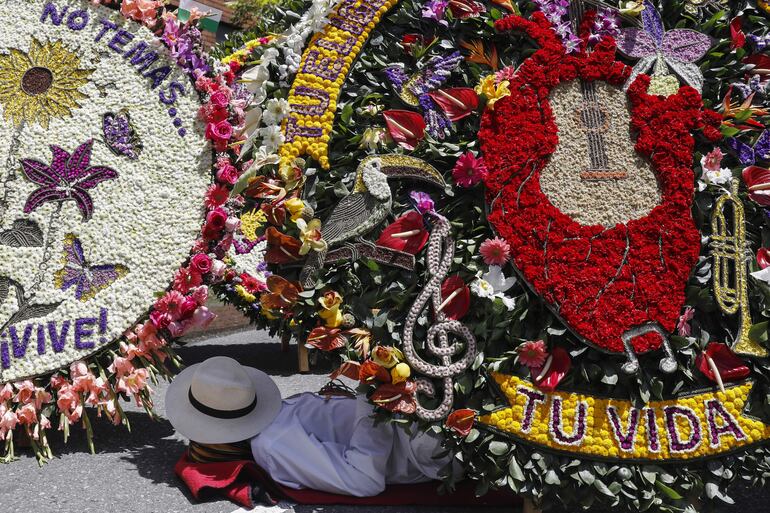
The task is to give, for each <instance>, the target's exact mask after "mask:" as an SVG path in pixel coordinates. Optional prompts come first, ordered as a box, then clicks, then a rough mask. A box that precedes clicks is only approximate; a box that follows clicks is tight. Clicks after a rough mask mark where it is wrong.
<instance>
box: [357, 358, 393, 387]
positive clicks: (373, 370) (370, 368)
mask: <svg viewBox="0 0 770 513" xmlns="http://www.w3.org/2000/svg"><path fill="white" fill-rule="evenodd" d="M358 380H359V381H360V382H361V383H372V382H374V381H382V382H383V383H389V382H390V373H389V372H388V370H387V369H386V368H385V367H383V366H382V365H379V364H377V363H374V362H373V361H371V360H367V361H365V362H364V363H363V364H362V365H361V369H360V371H359V373H358Z"/></svg>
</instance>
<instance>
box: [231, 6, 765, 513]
mask: <svg viewBox="0 0 770 513" xmlns="http://www.w3.org/2000/svg"><path fill="white" fill-rule="evenodd" d="M739 4H740V5H734V6H733V5H730V6H729V8H728V7H726V6H725V4H724V3H719V2H689V1H673V2H661V3H655V2H622V3H615V2H612V3H610V4H607V5H604V4H603V5H602V6H600V8H599V9H598V10H597V9H593V8H592V7H591V6H590V5H588V4H587V5H583V4H582V2H578V1H574V2H557V1H548V0H542V1H537V2H534V3H531V2H508V1H500V2H492V3H484V2H476V1H469V0H453V1H450V2H443V1H441V0H436V1H430V2H413V1H402V2H399V3H394V2H390V3H389V2H384V3H381V2H378V1H356V0H350V1H342V2H338V3H336V4H333V5H330V4H329V3H326V2H313V3H309V4H307V10H306V11H305V12H304V14H302V15H301V17H300V19H299V21H298V22H297V23H294V24H291V26H289V27H280V26H279V27H276V29H277V30H273V31H272V32H273V33H275V34H278V35H277V36H273V35H269V36H265V35H261V34H249V35H246V36H243V37H242V40H240V41H238V40H236V41H234V42H230V43H228V44H227V45H225V46H224V47H223V48H221V49H220V57H221V59H222V62H223V63H226V64H228V65H229V66H230V67H231V69H233V70H235V71H237V73H239V74H240V76H241V79H242V80H243V81H244V83H246V84H248V87H249V88H250V89H251V90H252V91H253V92H254V93H255V96H254V101H253V103H252V104H251V106H250V107H249V109H247V112H246V114H247V117H250V119H252V120H253V121H254V123H253V125H252V126H251V127H250V130H249V131H248V134H247V136H246V141H245V143H244V144H243V145H242V146H241V147H240V152H241V155H240V159H241V162H244V164H243V166H242V172H241V173H240V174H239V177H238V178H237V179H233V182H234V187H233V191H232V192H231V195H230V197H229V199H226V198H224V197H222V198H221V208H223V209H225V210H227V211H228V212H230V214H231V215H234V216H235V215H237V216H238V217H239V219H240V225H239V227H237V228H236V229H235V230H233V232H232V240H230V241H229V242H230V243H231V245H230V247H229V249H228V251H229V253H228V255H227V257H226V259H225V261H226V262H229V263H230V264H231V267H230V269H229V270H228V271H227V272H226V273H225V275H224V280H223V282H222V283H221V284H220V287H219V292H220V293H221V295H222V296H223V297H224V298H225V299H227V300H229V301H232V302H233V303H234V304H236V305H237V306H238V307H239V308H241V309H242V310H243V311H244V312H246V313H248V315H249V316H250V317H251V319H252V320H253V321H254V322H255V323H257V324H258V325H260V326H264V327H266V328H269V329H270V330H272V331H275V332H279V333H282V334H284V335H292V336H294V337H295V338H296V339H297V340H298V341H299V342H300V343H304V344H305V345H307V346H308V347H311V348H315V349H317V350H318V351H319V352H320V353H322V354H324V355H328V356H331V357H337V358H339V359H340V361H339V366H338V368H337V369H336V370H335V372H334V373H333V374H332V377H339V376H346V377H349V378H352V379H354V380H356V381H358V382H359V392H361V393H363V394H366V396H367V397H368V398H369V400H370V401H372V402H373V403H374V404H375V405H376V406H377V407H378V408H377V412H378V415H379V416H380V417H382V418H383V420H390V421H397V422H403V421H404V420H413V421H419V423H416V424H414V425H416V426H419V427H420V428H421V429H426V430H433V431H442V432H443V433H444V434H445V435H446V436H447V448H448V449H449V450H452V451H454V452H455V453H456V454H457V459H458V460H459V461H461V462H462V463H463V467H464V475H465V476H466V477H470V478H473V479H476V480H478V491H479V492H480V493H483V492H484V491H486V490H487V489H489V488H490V487H509V488H511V489H513V490H514V491H517V492H520V493H523V494H525V495H528V496H529V497H531V498H532V499H534V500H535V502H537V503H538V504H540V505H542V506H549V505H554V504H558V503H561V504H564V505H567V506H568V507H577V506H583V507H588V506H590V505H592V504H595V503H601V504H602V505H603V507H622V508H628V509H632V510H639V509H642V510H643V509H645V508H648V509H649V508H654V509H655V508H656V509H657V510H662V511H675V510H678V509H683V508H685V507H686V506H687V501H688V500H690V499H693V500H694V499H696V498H700V499H701V500H703V501H709V500H715V501H718V500H729V499H728V498H727V488H728V486H729V484H730V483H732V482H733V481H734V480H735V479H736V478H738V477H741V476H742V477H744V478H745V479H748V480H752V481H756V480H759V479H761V478H760V477H759V476H758V474H757V473H756V469H757V468H760V467H762V466H763V465H765V464H766V462H767V461H768V456H769V453H768V451H767V448H766V445H767V440H768V439H770V428H769V427H768V425H770V417H769V416H768V411H769V409H768V405H767V402H766V401H765V399H764V397H765V395H766V394H765V392H766V390H767V388H768V382H767V379H766V378H765V376H766V374H767V373H766V369H767V360H766V357H767V337H766V333H767V320H766V314H765V313H764V312H765V310H766V309H765V304H766V301H767V290H768V289H767V282H768V278H767V272H766V271H764V270H763V269H765V268H766V267H767V265H768V263H770V259H768V257H767V255H768V253H767V250H765V249H762V248H763V247H764V246H765V245H766V244H767V241H766V239H765V231H766V230H765V229H764V227H765V225H766V224H767V216H766V214H765V211H764V206H765V205H766V204H767V202H766V200H765V198H764V191H765V188H766V183H765V182H766V181H767V173H768V172H767V170H766V169H765V167H764V166H765V165H766V164H767V163H768V159H770V153H768V151H767V146H768V140H770V137H768V135H767V134H768V132H766V131H764V124H763V123H764V121H765V116H766V115H767V111H766V110H765V108H764V102H765V98H766V90H765V86H764V82H763V79H762V77H763V74H764V71H765V69H766V67H767V65H768V63H767V62H765V61H766V59H765V56H764V54H763V53H762V52H763V51H764V49H765V48H766V46H767V35H766V32H767V27H768V19H767V17H766V15H767V14H768V13H766V12H765V11H764V10H763V9H764V8H763V7H762V6H758V5H752V4H750V3H746V2H740V3H739ZM253 63H257V64H256V65H254V64H253ZM230 158H231V160H232V158H233V157H232V156H231V157H230ZM755 253H756V259H755V258H754V254H755ZM749 254H751V258H750V259H749V258H748V257H747V255H749ZM458 477H459V476H458V475H457V474H456V473H452V472H451V469H447V483H448V484H449V485H450V486H451V484H452V483H453V482H454V480H455V479H457V478H458ZM757 482H758V481H757Z"/></svg>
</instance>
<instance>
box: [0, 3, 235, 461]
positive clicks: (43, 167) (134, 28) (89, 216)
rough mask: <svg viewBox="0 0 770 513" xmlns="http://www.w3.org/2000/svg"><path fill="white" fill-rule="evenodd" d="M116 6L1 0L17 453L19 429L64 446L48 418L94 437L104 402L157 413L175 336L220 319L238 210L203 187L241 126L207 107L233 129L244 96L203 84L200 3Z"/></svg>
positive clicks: (4, 213)
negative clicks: (207, 114)
mask: <svg viewBox="0 0 770 513" xmlns="http://www.w3.org/2000/svg"><path fill="white" fill-rule="evenodd" d="M113 7H114V9H111V8H107V7H104V6H99V5H94V4H93V3H88V2H80V1H71V2H67V1H51V2H49V1H46V2H12V1H6V2H1V3H0V18H2V21H3V22H4V23H5V24H6V27H13V30H4V31H3V32H2V34H0V119H2V122H0V140H2V141H3V143H2V144H0V150H1V151H0V153H2V155H1V156H0V159H1V160H2V168H1V169H0V222H1V223H2V226H0V258H2V262H3V264H2V265H1V266H0V418H2V421H1V422H0V439H1V440H3V447H2V448H1V449H0V456H1V457H2V459H3V461H7V460H10V459H12V458H13V457H14V442H15V441H18V440H19V439H22V440H26V443H27V444H31V446H32V449H33V450H34V452H35V454H36V456H37V457H38V459H39V460H40V461H41V462H43V461H45V460H46V459H48V458H50V457H52V453H51V449H50V447H49V444H48V441H47V437H46V433H47V430H49V429H50V428H58V429H59V430H61V431H64V436H65V439H66V438H67V437H68V436H69V434H70V428H71V427H72V426H80V427H82V428H83V433H85V435H86V436H87V438H88V441H89V445H90V446H91V447H92V449H93V444H92V441H91V435H92V432H93V431H92V429H91V418H90V416H91V415H93V416H98V417H102V418H105V419H108V420H109V421H111V422H112V423H114V424H115V425H120V424H123V425H125V426H129V423H128V418H127V417H126V415H124V413H123V409H122V400H126V399H131V400H134V401H135V402H136V404H137V405H138V406H143V407H144V408H145V409H146V410H147V411H148V412H149V413H152V408H153V401H152V396H151V393H152V387H151V386H150V385H151V384H153V383H156V382H157V380H158V378H159V377H169V376H170V375H171V373H172V370H173V368H174V367H175V366H178V365H179V363H180V362H179V359H178V358H177V357H176V356H175V355H174V352H173V351H172V350H171V348H170V347H169V345H168V344H169V342H170V341H171V340H173V339H174V338H175V337H179V336H180V335H182V334H184V333H185V332H186V331H188V330H190V329H193V328H196V327H197V328H201V327H205V326H206V325H207V324H208V323H210V322H211V320H212V319H213V314H212V313H211V312H210V311H208V309H207V308H206V306H205V303H206V301H207V297H208V288H207V284H208V283H210V282H211V281H213V280H216V279H217V276H218V275H217V273H216V272H215V270H214V266H213V265H212V264H213V263H214V257H215V253H214V252H213V249H214V248H213V245H212V244H211V243H210V241H211V240H212V239H219V238H221V236H222V233H224V232H225V231H226V224H227V223H226V218H225V217H222V214H221V212H213V213H212V212H207V211H206V206H207V201H206V198H207V197H208V195H210V194H211V188H212V187H214V186H211V185H210V183H211V166H212V147H213V145H212V142H216V143H217V144H221V141H222V137H223V136H224V135H226V132H227V130H226V127H225V126H224V125H222V126H221V127H220V128H219V130H216V131H211V130H206V127H205V125H204V124H203V123H201V121H200V118H199V115H198V113H199V111H200V110H201V107H202V103H203V101H202V100H204V99H209V98H210V97H214V99H215V100H216V104H217V105H218V106H219V107H218V108H219V117H220V121H222V122H224V123H225V124H226V125H227V126H228V127H229V136H228V137H234V136H235V129H234V126H238V125H240V124H242V119H241V120H239V114H238V112H241V113H242V111H240V110H239V105H240V103H239V102H241V103H243V102H244V100H243V99H242V98H240V97H239V96H238V94H236V93H232V94H228V95H226V96H225V95H224V93H221V94H220V95H219V97H218V98H216V95H213V94H212V91H210V90H207V89H206V88H205V87H204V86H205V85H208V84H213V83H215V80H218V82H217V84H220V83H221V84H224V83H225V78H223V77H219V78H215V75H214V74H213V73H211V71H213V68H212V67H211V66H210V65H209V62H208V61H207V58H206V56H205V54H203V53H202V43H201V34H200V31H199V30H198V29H197V28H196V23H197V19H198V18H199V16H198V14H195V15H194V16H191V18H190V19H189V20H188V21H186V22H184V23H182V22H179V21H178V20H177V19H176V17H175V16H174V15H173V14H171V13H168V12H165V11H164V10H163V5H162V3H161V2H151V3H149V4H144V5H143V6H142V8H141V9H139V7H138V6H137V4H136V3H135V2H132V1H127V2H118V3H115V4H113ZM137 22H138V23H137ZM228 90H229V89H228ZM204 95H205V96H204ZM239 98H240V99H239ZM229 121H231V122H232V123H233V125H230V124H229ZM214 188H215V187H214ZM215 192H216V191H215ZM212 208H213V207H212ZM210 251H211V256H209V254H208V253H209V252H210ZM180 266H181V267H180ZM220 268H223V266H220Z"/></svg>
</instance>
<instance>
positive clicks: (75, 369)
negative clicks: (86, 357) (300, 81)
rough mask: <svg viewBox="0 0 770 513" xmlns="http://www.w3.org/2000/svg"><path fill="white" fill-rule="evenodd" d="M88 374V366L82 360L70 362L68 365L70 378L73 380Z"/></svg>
mask: <svg viewBox="0 0 770 513" xmlns="http://www.w3.org/2000/svg"><path fill="white" fill-rule="evenodd" d="M86 374H88V365H86V363H85V362H84V361H82V360H78V361H76V362H72V364H71V365H70V378H72V379H73V380H74V379H75V378H77V377H80V376H85V375H86Z"/></svg>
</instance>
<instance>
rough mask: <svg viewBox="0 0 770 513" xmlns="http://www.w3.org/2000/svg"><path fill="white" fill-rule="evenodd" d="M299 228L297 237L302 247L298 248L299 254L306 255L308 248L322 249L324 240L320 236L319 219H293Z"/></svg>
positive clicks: (308, 251) (323, 248)
mask: <svg viewBox="0 0 770 513" xmlns="http://www.w3.org/2000/svg"><path fill="white" fill-rule="evenodd" d="M295 223H297V228H298V229H299V233H300V235H299V239H300V240H301V241H302V247H300V248H299V254H300V255H307V254H308V253H310V250H311V249H312V250H314V251H324V250H325V249H326V241H325V240H323V238H322V237H321V220H320V219H313V220H311V221H310V222H309V223H308V222H307V221H305V220H304V219H302V218H300V219H297V220H296V221H295Z"/></svg>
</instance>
